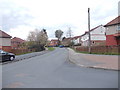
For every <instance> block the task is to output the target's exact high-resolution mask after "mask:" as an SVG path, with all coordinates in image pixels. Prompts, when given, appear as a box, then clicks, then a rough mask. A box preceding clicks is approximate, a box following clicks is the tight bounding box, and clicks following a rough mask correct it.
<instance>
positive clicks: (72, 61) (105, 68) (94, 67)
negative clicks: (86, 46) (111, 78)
mask: <svg viewBox="0 0 120 90" xmlns="http://www.w3.org/2000/svg"><path fill="white" fill-rule="evenodd" d="M67 49H68V48H67ZM68 55H69V56H68V59H69V62H71V63H73V64H76V65H77V66H80V67H84V68H93V69H102V70H112V71H120V70H117V69H113V68H107V67H100V66H86V65H82V64H78V63H76V62H75V60H73V59H71V58H70V57H71V55H70V51H69V49H68Z"/></svg>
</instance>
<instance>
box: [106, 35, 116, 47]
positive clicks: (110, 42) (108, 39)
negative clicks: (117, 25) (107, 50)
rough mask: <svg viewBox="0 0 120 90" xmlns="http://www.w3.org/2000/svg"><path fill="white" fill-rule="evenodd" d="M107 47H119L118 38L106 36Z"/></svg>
mask: <svg viewBox="0 0 120 90" xmlns="http://www.w3.org/2000/svg"><path fill="white" fill-rule="evenodd" d="M106 45H107V46H111V45H117V40H116V37H114V36H113V35H106Z"/></svg>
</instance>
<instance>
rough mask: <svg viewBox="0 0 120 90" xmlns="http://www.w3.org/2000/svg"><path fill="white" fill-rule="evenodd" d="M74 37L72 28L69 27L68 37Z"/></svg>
mask: <svg viewBox="0 0 120 90" xmlns="http://www.w3.org/2000/svg"><path fill="white" fill-rule="evenodd" d="M72 36H73V32H72V30H71V27H69V29H68V31H67V33H66V37H68V38H71V37H72Z"/></svg>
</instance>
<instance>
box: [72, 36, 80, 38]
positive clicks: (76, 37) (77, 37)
mask: <svg viewBox="0 0 120 90" xmlns="http://www.w3.org/2000/svg"><path fill="white" fill-rule="evenodd" d="M80 37H81V36H75V37H72V39H78V38H80Z"/></svg>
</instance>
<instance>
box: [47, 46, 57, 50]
mask: <svg viewBox="0 0 120 90" xmlns="http://www.w3.org/2000/svg"><path fill="white" fill-rule="evenodd" d="M47 48H48V50H49V51H53V50H55V48H54V47H47Z"/></svg>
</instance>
